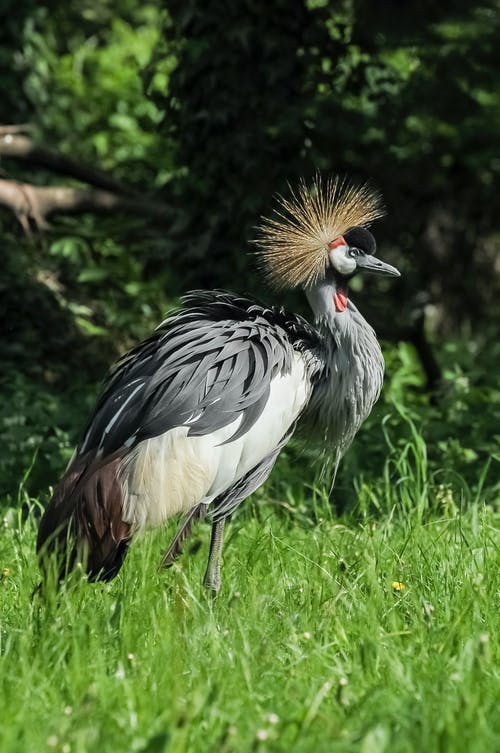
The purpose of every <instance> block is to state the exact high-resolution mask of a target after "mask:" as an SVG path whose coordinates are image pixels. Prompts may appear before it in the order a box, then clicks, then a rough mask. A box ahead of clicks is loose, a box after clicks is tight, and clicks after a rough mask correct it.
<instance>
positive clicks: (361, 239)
mask: <svg viewBox="0 0 500 753" xmlns="http://www.w3.org/2000/svg"><path fill="white" fill-rule="evenodd" d="M344 240H345V241H346V243H347V244H348V245H349V246H354V247H355V248H359V249H360V251H364V252H365V254H374V253H376V251H377V243H376V241H375V238H374V237H373V235H372V234H371V233H370V231H369V230H367V229H366V228H364V227H351V228H350V229H349V230H348V231H347V233H344Z"/></svg>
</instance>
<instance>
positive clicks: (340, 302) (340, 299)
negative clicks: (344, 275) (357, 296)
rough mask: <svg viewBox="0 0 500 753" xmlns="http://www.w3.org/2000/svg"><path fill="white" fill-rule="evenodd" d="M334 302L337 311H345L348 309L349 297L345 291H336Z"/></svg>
mask: <svg viewBox="0 0 500 753" xmlns="http://www.w3.org/2000/svg"><path fill="white" fill-rule="evenodd" d="M333 302H334V304H335V311H338V312H341V311H345V310H346V308H347V296H346V294H345V293H344V291H343V290H336V291H335V295H334V296H333Z"/></svg>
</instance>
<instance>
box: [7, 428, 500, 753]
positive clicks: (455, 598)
mask: <svg viewBox="0 0 500 753" xmlns="http://www.w3.org/2000/svg"><path fill="white" fill-rule="evenodd" d="M425 458H426V448H425V445H424V444H423V442H422V440H421V438H420V437H419V435H418V434H417V433H416V432H413V434H412V436H410V439H409V440H408V442H407V444H406V446H405V447H402V448H401V447H400V448H398V449H397V450H396V448H392V450H391V451H390V453H389V459H388V461H387V463H386V467H385V472H384V473H383V474H382V478H381V480H380V481H379V482H378V483H375V484H367V483H363V482H362V481H360V482H359V484H358V487H359V488H358V492H359V503H358V505H357V507H356V508H355V509H354V510H351V512H350V515H349V516H347V515H346V516H344V517H342V518H341V519H336V518H335V517H334V515H333V513H332V511H331V507H330V505H329V504H328V502H327V500H325V499H324V498H323V497H322V496H321V494H318V493H317V492H315V491H314V490H312V489H309V488H303V489H302V491H300V487H297V488H298V489H299V491H295V492H293V491H291V490H293V489H295V488H296V486H297V485H292V486H290V487H289V486H287V483H286V478H285V474H286V473H288V469H289V466H287V463H290V459H289V458H288V459H287V457H286V456H285V458H284V459H283V462H282V464H281V465H280V466H279V468H278V469H277V477H276V478H277V480H276V481H275V482H274V484H273V483H271V485H270V486H269V487H268V490H267V491H266V490H264V491H261V492H260V494H258V495H256V497H254V501H253V502H249V503H247V505H246V510H242V514H241V515H239V516H238V517H237V518H236V520H235V521H234V522H233V523H232V524H231V525H230V527H229V531H228V535H227V540H226V547H225V556H224V567H223V587H222V591H221V593H220V595H219V596H218V597H217V599H215V600H214V599H212V598H210V597H208V596H207V595H206V594H205V593H204V592H203V589H202V588H201V585H200V583H201V579H202V575H203V570H204V566H205V557H206V548H207V545H208V528H207V527H206V526H205V527H203V526H202V527H200V529H199V532H198V534H197V536H196V537H195V539H194V545H197V544H200V543H201V545H202V548H201V550H200V551H198V552H191V553H188V552H186V553H185V555H184V556H183V558H182V560H181V561H180V564H179V565H178V566H176V567H175V568H174V569H172V570H169V571H166V572H159V571H158V562H159V559H160V553H161V550H162V547H163V546H164V545H165V543H166V542H167V540H168V537H169V535H170V534H171V531H172V526H171V527H170V528H169V530H168V531H160V532H158V533H156V534H154V535H150V536H148V537H145V538H144V539H143V540H142V541H140V542H138V543H137V544H136V545H135V546H134V547H133V548H132V551H131V553H130V555H129V557H128V558H127V560H126V563H125V566H124V568H123V569H122V572H121V573H120V576H119V577H118V578H117V579H116V580H115V581H114V582H112V583H110V584H97V585H95V584H94V585H90V584H87V583H86V582H85V581H84V580H83V579H81V578H79V577H78V576H75V577H74V578H73V579H72V581H71V582H69V583H67V584H66V585H65V586H64V587H63V588H62V590H61V591H60V593H59V594H58V595H56V594H55V593H54V592H49V593H48V594H47V596H46V598H45V600H44V601H42V600H41V599H40V598H39V597H38V596H35V597H32V591H33V588H34V586H35V585H36V583H37V581H38V571H37V564H36V560H35V557H34V552H33V549H34V538H35V532H36V515H35V512H36V510H33V511H32V514H30V515H28V516H22V515H21V513H16V512H13V511H11V513H10V515H9V516H8V517H7V523H6V527H5V528H4V529H3V531H2V535H1V537H0V566H1V567H3V568H8V572H7V571H5V574H4V576H3V578H2V580H1V582H0V599H1V628H0V688H1V693H0V698H1V702H0V709H1V711H0V716H1V720H0V750H1V751H2V753H14V752H17V751H19V753H31V752H33V753H35V752H36V753H42V752H43V751H50V750H54V751H60V752H61V753H83V752H84V751H99V753H107V752H108V751H109V753H115V752H116V751H144V752H146V751H148V752H149V753H162V751H168V752H169V753H170V752H172V753H177V752H181V751H186V752H187V751H189V753H196V752H197V751H200V753H201V752H203V753H206V752H207V751H221V752H223V753H224V752H226V753H230V752H232V751H235V752H236V751H253V750H255V751H286V752H287V753H288V751H294V752H295V751H311V753H313V752H314V753H321V751H325V753H327V752H328V753H330V752H331V751H335V752H337V751H338V752H339V753H344V752H345V753H348V752H351V751H359V752H360V753H382V752H383V751H387V752H388V753H389V752H390V753H400V752H401V753H404V752H406V751H408V752H410V751H419V752H420V751H426V753H432V752H433V751H440V753H442V752H443V751H450V752H452V751H453V753H455V751H467V752H468V753H472V752H473V751H477V753H485V752H486V751H494V750H500V711H499V707H500V683H499V675H500V670H499V664H498V659H499V652H498V641H499V635H500V624H499V623H500V619H499V586H500V582H499V577H498V573H499V565H500V561H499V560H500V557H499V537H498V527H499V523H500V516H499V514H498V512H497V511H495V509H494V505H492V504H485V501H484V500H485V499H489V498H490V497H491V494H489V491H491V489H492V488H493V487H492V486H491V484H490V481H491V479H492V474H493V469H492V467H489V468H486V467H485V468H483V469H482V470H481V469H480V470H478V477H477V478H478V481H477V484H476V485H475V487H474V488H471V487H467V486H466V485H465V484H463V483H457V484H456V485H455V486H453V485H443V484H439V483H438V480H439V477H440V474H435V475H434V474H430V473H429V471H428V469H427V465H426V459H425ZM496 470H498V466H496ZM299 472H300V469H299ZM488 484H490V486H489V485H488ZM286 489H288V498H287V499H286V500H285V499H284V495H283V494H282V493H281V492H280V490H281V491H283V490H286ZM294 494H295V497H294V496H293V495H294ZM269 495H270V497H269ZM398 584H402V585H398Z"/></svg>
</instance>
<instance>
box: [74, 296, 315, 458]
mask: <svg viewBox="0 0 500 753" xmlns="http://www.w3.org/2000/svg"><path fill="white" fill-rule="evenodd" d="M184 303H185V305H187V306H188V308H184V309H181V310H180V311H179V312H177V313H176V314H174V315H173V316H172V317H170V318H169V319H167V320H166V321H165V322H164V323H163V324H162V325H160V327H159V328H158V329H157V330H156V331H155V332H154V333H153V335H152V336H151V337H150V338H149V339H148V340H146V341H145V342H143V343H142V344H141V345H139V346H137V347H136V348H134V349H133V350H131V351H130V352H129V353H128V354H127V355H125V356H124V357H123V358H122V359H121V361H120V362H119V363H118V364H117V366H116V367H115V369H114V370H113V371H112V372H111V374H110V376H109V377H108V381H107V383H106V385H105V389H104V391H103V394H102V396H101V398H100V400H99V402H98V404H97V407H96V410H95V412H94V414H93V416H92V418H91V420H90V422H89V424H88V427H87V429H86V432H85V435H84V439H83V442H82V444H81V445H80V447H79V453H82V452H87V451H88V450H92V449H93V450H96V451H99V452H100V455H101V457H106V456H108V455H111V454H113V453H114V452H116V451H118V450H120V449H121V448H130V447H133V446H134V445H136V444H137V443H138V442H140V441H142V440H144V439H148V438H151V437H154V436H158V435H160V434H162V433H164V432H166V431H169V430H170V429H173V428H175V427H179V426H186V427H188V432H189V434H190V435H191V436H200V435H203V434H207V433H210V432H213V431H216V430H218V429H220V428H222V427H225V426H228V425H229V424H231V423H232V422H234V421H235V420H236V419H238V418H239V417H240V416H241V417H242V420H241V423H240V425H239V426H238V427H237V429H235V433H234V434H233V436H232V437H230V439H229V440H227V441H231V440H233V439H236V438H238V437H239V436H242V435H243V434H244V433H245V432H246V431H247V430H248V429H249V428H250V427H251V426H252V425H253V424H254V423H255V421H257V419H258V418H259V416H260V415H261V413H262V411H263V410H264V407H265V405H266V402H267V400H268V397H269V390H270V385H271V381H272V380H273V378H274V377H275V376H276V375H277V374H285V373H288V372H289V371H290V369H291V367H292V364H293V358H294V351H297V350H299V351H305V350H307V351H308V352H311V351H313V350H314V348H317V347H319V340H318V335H317V332H316V330H314V328H313V327H311V326H310V325H309V324H308V323H307V322H305V320H303V319H301V318H300V317H298V316H294V315H289V314H286V313H285V312H284V311H283V310H277V309H269V308H265V307H263V306H262V305H260V304H259V303H257V302H256V301H253V300H251V299H247V298H242V297H237V296H233V295H232V294H230V293H224V292H220V291H214V292H210V293H192V294H190V295H188V296H186V298H185V300H184ZM313 372H314V368H311V378H314V373H313Z"/></svg>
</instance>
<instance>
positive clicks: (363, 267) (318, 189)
mask: <svg viewBox="0 0 500 753" xmlns="http://www.w3.org/2000/svg"><path fill="white" fill-rule="evenodd" d="M383 214H384V211H383V207H382V202H381V199H380V196H379V195H378V194H377V193H376V192H375V191H373V190H372V189H370V188H369V187H368V186H366V185H365V186H361V187H355V186H352V185H350V184H348V183H347V182H346V181H342V180H340V179H339V178H333V179H330V180H326V181H325V180H322V179H321V178H320V177H317V178H316V179H315V180H314V182H313V184H312V186H311V187H308V186H306V184H305V183H303V182H302V183H301V184H300V185H299V188H298V190H297V191H292V192H291V197H290V198H289V199H285V198H283V197H280V198H279V206H278V208H277V210H276V213H275V216H274V217H271V218H269V219H267V218H266V219H264V220H263V221H262V223H261V225H260V227H259V231H260V235H259V238H258V240H257V241H256V243H257V245H258V247H259V251H258V253H259V256H260V258H261V261H262V266H263V267H264V271H265V273H266V275H267V276H268V277H269V278H270V280H271V282H272V283H273V284H274V285H275V286H276V287H279V288H294V287H297V286H301V287H303V288H306V289H307V288H311V287H313V286H314V285H316V284H317V283H319V282H322V281H323V280H325V279H328V278H329V277H333V278H334V279H335V281H336V282H337V283H339V284H341V285H342V284H345V282H347V281H348V280H349V279H350V278H351V277H353V276H354V275H355V274H356V273H357V272H365V271H366V272H374V273H376V274H382V275H395V276H397V277H399V272H398V270H397V269H396V268H395V267H392V266H391V265H390V264H386V263H385V262H383V261H380V260H379V259H377V258H376V257H375V253H376V250H377V244H376V242H375V238H374V237H373V235H372V234H371V232H370V231H369V230H368V229H367V225H369V224H370V223H371V222H373V220H376V219H378V218H379V217H381V216H382V215H383Z"/></svg>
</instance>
